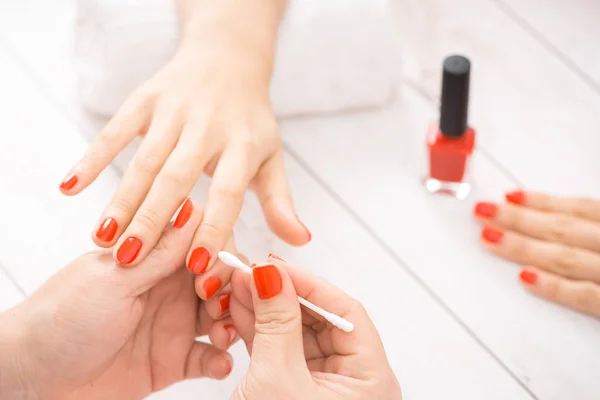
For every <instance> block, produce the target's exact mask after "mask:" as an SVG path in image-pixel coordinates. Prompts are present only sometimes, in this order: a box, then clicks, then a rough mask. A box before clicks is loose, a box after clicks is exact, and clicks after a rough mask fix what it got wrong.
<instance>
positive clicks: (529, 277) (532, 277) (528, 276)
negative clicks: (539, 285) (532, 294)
mask: <svg viewBox="0 0 600 400" xmlns="http://www.w3.org/2000/svg"><path fill="white" fill-rule="evenodd" d="M519 278H520V279H521V281H522V282H523V283H525V284H527V285H535V283H536V282H537V278H538V276H537V274H536V273H535V272H533V271H528V270H526V269H524V270H522V271H521V273H520V274H519Z"/></svg>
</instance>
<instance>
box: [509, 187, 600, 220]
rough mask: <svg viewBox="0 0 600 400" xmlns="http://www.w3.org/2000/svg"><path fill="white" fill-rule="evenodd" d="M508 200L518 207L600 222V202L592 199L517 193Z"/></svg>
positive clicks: (512, 193) (510, 195) (511, 194)
mask: <svg viewBox="0 0 600 400" xmlns="http://www.w3.org/2000/svg"><path fill="white" fill-rule="evenodd" d="M506 200H507V201H508V202H510V203H513V204H516V205H523V206H525V207H530V208H534V209H536V210H540V211H546V212H556V213H561V214H569V215H572V216H575V217H579V218H583V219H587V220H590V221H595V222H600V202H598V201H596V200H592V199H584V198H574V197H558V196H552V195H549V194H544V193H536V192H523V191H516V192H511V193H507V194H506Z"/></svg>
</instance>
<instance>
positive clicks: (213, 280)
mask: <svg viewBox="0 0 600 400" xmlns="http://www.w3.org/2000/svg"><path fill="white" fill-rule="evenodd" d="M202 287H203V288H204V294H205V295H206V300H208V299H210V298H211V297H213V296H214V295H215V293H217V290H219V289H220V288H221V278H219V277H218V276H211V277H210V278H208V279H207V280H206V281H204V285H203V286H202Z"/></svg>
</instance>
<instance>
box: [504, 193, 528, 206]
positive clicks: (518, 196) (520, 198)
mask: <svg viewBox="0 0 600 400" xmlns="http://www.w3.org/2000/svg"><path fill="white" fill-rule="evenodd" d="M505 197H506V201H508V202H509V203H512V204H516V205H522V204H525V192H523V191H522V190H517V191H516V192H509V193H506V195H505Z"/></svg>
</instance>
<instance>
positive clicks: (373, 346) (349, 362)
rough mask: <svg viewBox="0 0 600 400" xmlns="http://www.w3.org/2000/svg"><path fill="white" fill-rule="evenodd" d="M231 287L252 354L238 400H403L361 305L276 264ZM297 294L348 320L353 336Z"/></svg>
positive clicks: (234, 311)
mask: <svg viewBox="0 0 600 400" xmlns="http://www.w3.org/2000/svg"><path fill="white" fill-rule="evenodd" d="M231 286H232V295H231V303H230V313H231V318H232V319H233V323H234V326H235V329H237V332H238V334H239V335H240V336H241V338H242V339H243V340H244V342H245V343H246V346H247V348H248V351H249V353H250V354H251V361H250V368H249V370H248V372H247V374H246V377H245V379H244V380H243V381H242V382H241V383H240V384H239V385H238V387H237V389H236V391H235V393H234V394H233V396H232V399H234V400H280V399H289V400H294V399H297V400H304V399H319V400H326V399H336V400H339V399H357V400H358V399H361V400H363V399H389V400H399V399H401V397H402V396H401V393H400V386H399V384H398V381H397V380H396V377H395V376H394V373H393V372H392V370H391V368H390V365H389V363H388V360H387V358H386V354H385V350H384V348H383V345H382V343H381V340H380V338H379V334H378V333H377V329H375V326H373V323H372V322H371V320H370V319H369V316H368V315H367V313H366V311H365V310H364V308H363V307H362V306H361V304H360V303H359V302H358V301H356V300H354V299H352V298H351V297H350V296H348V295H346V294H345V293H343V292H342V291H341V290H339V289H337V288H335V287H334V286H332V285H330V284H328V283H326V282H324V281H322V280H320V279H318V278H316V277H314V276H313V275H311V274H310V273H308V272H306V271H304V270H302V269H299V268H296V267H292V266H290V265H288V264H286V263H285V262H284V261H281V260H278V259H276V258H274V257H270V258H269V260H268V262H267V264H263V265H259V266H256V267H254V269H253V275H252V277H251V276H248V275H245V274H244V273H243V272H241V271H238V270H236V271H235V272H234V275H233V279H232V282H231ZM297 294H298V295H300V296H302V297H305V298H306V299H307V300H309V301H311V302H313V303H314V304H316V305H318V306H321V307H323V308H325V309H327V310H328V311H330V312H333V313H336V314H338V315H340V316H341V317H343V318H346V319H348V320H349V321H351V322H352V323H354V326H355V329H354V331H353V332H352V333H345V332H343V331H341V330H339V329H337V328H335V327H332V326H331V325H330V324H328V323H325V322H323V320H322V319H321V317H320V316H315V314H312V313H310V312H307V311H306V310H305V309H301V308H300V304H299V303H298V299H297V296H296V295H297ZM215 302H216V300H211V301H210V302H209V304H208V306H207V307H208V308H209V309H210V308H211V304H212V303H215ZM213 308H216V307H213Z"/></svg>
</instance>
